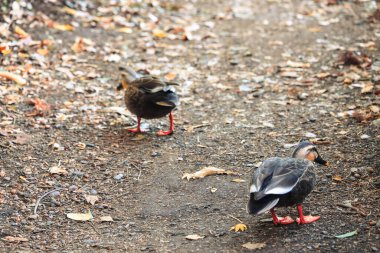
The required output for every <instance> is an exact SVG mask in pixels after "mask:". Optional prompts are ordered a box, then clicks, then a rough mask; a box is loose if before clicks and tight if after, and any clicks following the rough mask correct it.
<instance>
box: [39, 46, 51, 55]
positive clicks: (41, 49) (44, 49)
mask: <svg viewBox="0 0 380 253" xmlns="http://www.w3.org/2000/svg"><path fill="white" fill-rule="evenodd" d="M37 53H38V54H40V55H44V56H45V55H47V54H48V53H49V50H47V49H46V48H39V49H37Z"/></svg>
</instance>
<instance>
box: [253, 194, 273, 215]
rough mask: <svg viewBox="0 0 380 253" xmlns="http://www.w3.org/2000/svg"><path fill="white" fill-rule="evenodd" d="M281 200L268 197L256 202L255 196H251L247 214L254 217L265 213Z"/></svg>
mask: <svg viewBox="0 0 380 253" xmlns="http://www.w3.org/2000/svg"><path fill="white" fill-rule="evenodd" d="M279 200H280V199H279V198H278V197H276V196H268V197H266V198H263V199H260V200H255V198H254V196H253V194H251V197H250V198H249V201H248V204H247V212H248V213H249V214H254V215H255V214H262V213H265V212H267V211H269V210H270V209H272V208H273V207H275V206H276V205H277V203H278V201H279Z"/></svg>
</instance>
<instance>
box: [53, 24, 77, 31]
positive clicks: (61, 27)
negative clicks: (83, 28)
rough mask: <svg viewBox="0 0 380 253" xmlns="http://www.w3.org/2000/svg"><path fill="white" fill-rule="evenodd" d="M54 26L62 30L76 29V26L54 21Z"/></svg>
mask: <svg viewBox="0 0 380 253" xmlns="http://www.w3.org/2000/svg"><path fill="white" fill-rule="evenodd" d="M53 28H54V29H57V30H61V31H74V27H73V26H72V25H68V24H60V23H56V22H54V23H53Z"/></svg>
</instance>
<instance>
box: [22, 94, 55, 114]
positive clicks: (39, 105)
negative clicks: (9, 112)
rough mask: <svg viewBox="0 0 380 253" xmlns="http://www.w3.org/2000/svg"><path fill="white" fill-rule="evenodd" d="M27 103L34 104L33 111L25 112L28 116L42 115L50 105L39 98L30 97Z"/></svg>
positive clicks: (47, 110) (48, 109)
mask: <svg viewBox="0 0 380 253" xmlns="http://www.w3.org/2000/svg"><path fill="white" fill-rule="evenodd" d="M28 103H29V104H31V105H34V109H33V111H32V112H30V113H27V116H29V117H34V116H43V115H46V114H47V113H48V112H49V111H50V105H49V104H47V103H46V102H45V101H43V100H41V99H39V98H35V99H31V100H29V101H28Z"/></svg>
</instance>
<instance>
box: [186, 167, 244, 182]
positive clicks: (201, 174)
mask: <svg viewBox="0 0 380 253" xmlns="http://www.w3.org/2000/svg"><path fill="white" fill-rule="evenodd" d="M215 174H218V175H219V174H226V175H237V174H238V173H237V172H234V171H230V170H225V169H219V168H215V167H205V168H203V169H201V170H199V171H197V172H194V173H185V174H184V175H183V176H182V179H185V178H186V179H187V180H190V179H199V178H204V177H206V176H210V175H215Z"/></svg>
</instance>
